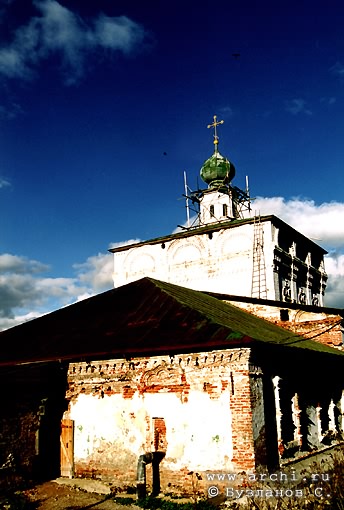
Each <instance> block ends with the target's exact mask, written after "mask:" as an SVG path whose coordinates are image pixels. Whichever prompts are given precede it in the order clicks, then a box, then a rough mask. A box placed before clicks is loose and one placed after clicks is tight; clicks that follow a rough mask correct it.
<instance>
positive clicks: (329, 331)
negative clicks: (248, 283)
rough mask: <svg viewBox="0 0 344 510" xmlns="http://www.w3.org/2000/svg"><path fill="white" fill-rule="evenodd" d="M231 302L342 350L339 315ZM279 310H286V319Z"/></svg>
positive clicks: (341, 320) (295, 331)
mask: <svg viewBox="0 0 344 510" xmlns="http://www.w3.org/2000/svg"><path fill="white" fill-rule="evenodd" d="M231 304H233V305H235V306H238V307H239V308H243V309H244V310H246V311H247V312H250V313H252V314H253V315H257V316H258V317H262V318H264V319H266V320H268V321H270V322H273V323H274V324H277V325H278V326H281V327H282V328H285V329H288V330H290V331H293V332H294V333H298V334H299V335H304V336H305V338H309V339H312V340H314V341H316V342H320V343H323V344H326V345H329V346H330V347H335V348H336V349H340V350H343V334H342V328H343V325H342V324H343V323H344V319H343V318H342V317H340V316H339V315H332V314H325V313H321V312H317V313H315V312H305V311H303V310H293V309H288V308H278V307H276V306H265V305H255V304H252V303H241V302H232V303H231ZM281 310H287V312H288V314H287V315H288V320H281Z"/></svg>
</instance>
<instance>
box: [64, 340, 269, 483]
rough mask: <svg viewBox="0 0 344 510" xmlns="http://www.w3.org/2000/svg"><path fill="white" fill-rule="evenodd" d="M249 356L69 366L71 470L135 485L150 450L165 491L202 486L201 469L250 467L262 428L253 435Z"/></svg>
mask: <svg viewBox="0 0 344 510" xmlns="http://www.w3.org/2000/svg"><path fill="white" fill-rule="evenodd" d="M249 357H250V350H249V349H232V350H226V351H214V352H204V353H198V354H182V355H180V356H173V357H169V356H155V357H150V358H137V359H131V360H130V361H128V360H124V359H122V360H107V361H97V362H91V363H89V364H87V363H75V364H71V365H70V368H69V375H68V379H69V387H68V391H67V398H68V399H69V400H70V404H69V410H68V413H66V415H65V417H69V418H71V419H72V420H74V422H75V445H74V448H75V469H76V475H77V476H94V477H99V478H103V479H107V480H110V481H112V482H113V483H114V485H116V486H117V487H122V488H123V487H125V486H135V485H136V471H137V463H138V458H139V456H140V455H142V454H143V453H147V452H151V451H156V450H160V451H163V452H164V453H165V457H164V459H163V460H162V462H161V464H160V477H161V486H162V488H163V489H164V490H165V491H167V492H185V491H186V492H189V493H190V491H191V492H192V491H193V490H195V486H196V485H197V487H198V488H199V489H202V490H204V488H205V486H206V485H207V482H206V473H207V472H224V471H225V472H239V471H242V470H243V469H253V468H254V466H255V440H256V439H257V437H258V436H259V437H260V439H261V433H262V430H261V428H260V429H259V431H258V436H257V437H256V438H254V436H253V428H252V414H253V413H255V415H256V416H258V415H260V420H257V423H262V422H263V421H264V416H263V415H262V413H263V411H262V406H261V403H260V399H261V398H262V394H261V391H260V390H259V391H256V392H255V394H254V395H253V391H252V385H251V382H250V378H251V376H252V375H251V373H250V367H249ZM252 404H253V407H252ZM150 470H151V467H150V466H149V465H148V466H147V479H148V480H149V479H150V472H151V471H150ZM191 472H192V473H193V474H190V473H191Z"/></svg>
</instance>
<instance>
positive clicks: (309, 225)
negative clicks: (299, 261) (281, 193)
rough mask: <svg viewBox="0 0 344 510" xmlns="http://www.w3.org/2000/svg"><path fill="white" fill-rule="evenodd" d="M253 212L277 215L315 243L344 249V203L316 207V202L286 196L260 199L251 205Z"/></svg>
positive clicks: (326, 247)
mask: <svg viewBox="0 0 344 510" xmlns="http://www.w3.org/2000/svg"><path fill="white" fill-rule="evenodd" d="M252 209H253V211H254V212H257V213H259V212H260V214H274V215H275V216H278V217H280V218H281V219H282V220H284V221H285V222H286V223H289V224H290V225H291V226H292V227H294V228H296V229H297V230H299V231H300V232H301V233H302V234H305V235H306V236H307V237H310V238H311V239H312V240H314V242H316V243H317V244H320V245H321V246H324V247H325V249H327V250H330V249H331V248H332V249H333V248H336V249H339V248H340V249H343V250H344V229H343V226H342V218H344V203H342V202H324V203H323V204H320V205H316V204H315V202H314V200H308V199H303V198H293V199H291V200H285V199H284V198H283V197H272V198H262V197H258V198H257V199H256V200H254V202H253V204H252Z"/></svg>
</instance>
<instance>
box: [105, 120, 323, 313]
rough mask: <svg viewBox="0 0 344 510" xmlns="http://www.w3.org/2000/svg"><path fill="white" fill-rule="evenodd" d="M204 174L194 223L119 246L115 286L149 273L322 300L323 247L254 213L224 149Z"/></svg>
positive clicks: (289, 298)
mask: <svg viewBox="0 0 344 510" xmlns="http://www.w3.org/2000/svg"><path fill="white" fill-rule="evenodd" d="M222 122H223V121H220V122H218V121H217V119H216V116H214V122H213V123H212V124H210V125H209V126H208V127H212V128H214V131H215V134H214V153H213V154H212V155H211V156H210V158H209V159H207V160H206V161H205V162H204V164H203V166H202V168H201V171H200V176H201V178H202V180H203V181H204V182H205V183H206V184H207V186H208V187H207V188H206V189H203V190H198V191H197V192H194V193H191V194H190V196H189V197H187V200H190V201H192V202H193V203H194V204H197V206H198V208H199V211H198V214H197V218H196V220H195V221H194V223H193V224H192V225H191V226H190V225H188V226H187V227H184V228H183V229H182V231H181V232H178V233H175V234H170V235H166V236H164V237H159V238H157V239H151V240H149V241H144V242H139V243H136V244H132V245H126V246H122V247H121V246H119V247H116V248H114V249H111V250H110V251H111V252H113V254H114V274H113V280H114V286H115V287H119V286H121V285H125V284H126V283H129V282H132V281H135V280H137V279H139V278H142V277H143V276H150V277H152V278H157V279H159V280H163V281H166V282H171V283H176V284H178V285H181V286H183V287H188V288H191V289H196V290H201V291H211V292H218V293H223V294H231V295H235V296H246V297H248V296H251V297H255V298H264V299H270V300H276V301H285V302H289V303H300V304H308V305H318V306H323V305H324V293H325V288H326V281H327V275H326V273H325V268H324V254H326V251H325V250H324V249H323V248H321V247H320V246H318V245H317V244H315V243H314V242H313V241H311V240H310V239H308V238H307V237H305V236H304V235H302V234H301V233H300V232H297V231H296V230H295V229H294V228H292V227H291V226H289V225H287V224H286V223H285V222H284V221H282V220H281V219H279V218H277V217H276V216H273V215H269V216H253V215H252V209H251V204H250V198H249V195H248V191H247V190H246V191H245V192H244V191H241V190H240V189H239V188H237V187H235V186H233V185H232V184H231V181H232V179H233V178H234V176H235V167H234V165H233V164H232V163H231V162H230V161H229V160H228V159H227V158H226V157H224V156H222V154H221V153H220V152H219V149H218V145H219V139H218V135H217V126H218V125H219V124H221V123H222Z"/></svg>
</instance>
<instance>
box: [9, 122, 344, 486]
mask: <svg viewBox="0 0 344 510" xmlns="http://www.w3.org/2000/svg"><path fill="white" fill-rule="evenodd" d="M221 123H222V121H220V122H218V121H217V118H216V116H215V117H214V121H213V123H212V124H210V125H209V126H208V127H210V128H212V129H214V153H213V154H212V156H211V157H210V158H209V159H207V160H206V161H205V162H204V164H203V166H202V168H201V177H202V179H203V180H204V182H205V184H206V185H207V187H206V189H203V190H197V191H196V192H193V193H188V194H187V197H186V198H187V200H190V201H193V202H194V204H195V205H196V206H197V208H198V209H197V210H198V214H197V218H196V220H195V221H194V223H193V224H192V225H191V224H188V225H186V226H185V227H184V228H182V229H181V231H180V232H178V233H174V234H170V235H166V236H163V237H159V238H156V239H152V240H149V241H145V242H139V243H136V244H133V245H129V246H122V247H118V248H114V249H112V250H110V251H111V252H112V253H113V256H114V274H113V280H114V288H113V289H111V290H109V291H107V292H104V293H102V294H99V295H97V296H93V297H91V298H88V299H85V300H84V301H81V302H78V303H75V304H73V305H70V306H68V307H64V308H62V309H60V310H57V311H55V312H53V313H50V314H47V315H45V316H43V317H40V318H38V319H35V320H32V321H30V322H27V323H25V324H22V325H20V326H17V327H14V328H11V329H9V330H7V331H4V332H1V333H0V342H1V349H0V351H1V356H0V380H1V381H2V382H3V387H7V388H10V391H6V392H5V394H4V399H3V404H2V406H1V410H0V461H1V459H8V458H11V459H12V458H13V459H16V460H15V462H16V465H17V466H18V472H19V471H20V470H19V468H20V469H21V471H20V473H22V472H24V470H26V472H27V473H28V475H27V476H32V474H33V473H35V472H36V471H37V470H38V471H39V473H40V474H41V475H42V473H45V474H47V473H48V472H49V476H58V475H59V474H61V475H62V476H66V477H92V478H98V479H101V480H105V481H107V482H108V483H109V484H110V485H111V486H112V488H113V490H125V489H128V488H129V487H130V488H133V487H134V488H135V489H136V490H137V491H138V495H141V496H142V495H144V494H145V493H146V490H150V491H151V492H152V493H153V494H158V493H159V492H160V490H161V491H163V492H164V493H170V494H189V495H190V494H194V493H195V491H197V493H198V492H199V493H202V494H206V493H207V489H208V487H209V485H214V482H213V481H212V479H211V476H215V475H216V474H223V473H228V474H229V473H232V474H233V473H234V474H238V473H243V472H246V473H250V472H254V471H255V470H257V469H259V468H263V469H265V470H266V471H270V472H271V471H272V472H276V470H283V469H287V466H288V463H289V462H290V461H291V460H293V461H295V460H297V459H298V458H300V457H302V456H304V455H308V454H309V453H311V452H314V451H315V450H320V449H323V448H327V447H330V446H331V445H335V444H337V443H338V442H339V441H342V440H343V435H344V384H343V378H342V372H343V361H344V351H343V348H342V333H341V324H342V321H343V310H337V309H329V308H325V307H324V293H325V288H326V281H327V275H326V273H325V269H324V254H325V253H326V252H325V250H323V249H322V248H321V247H319V246H318V245H317V244H315V243H314V242H312V241H311V240H309V239H307V238H306V237H305V236H304V235H302V234H301V233H299V232H297V231H296V230H295V229H294V228H292V227H291V226H289V225H287V224H286V223H285V222H283V221H282V220H281V219H279V218H277V217H275V216H273V215H267V216H259V215H258V216H252V215H251V205H250V198H249V194H248V190H245V191H242V190H240V189H239V188H237V187H235V186H233V185H232V179H233V178H234V175H235V169H234V166H233V164H232V163H231V162H230V161H229V160H228V159H227V158H226V157H224V156H222V155H221V153H220V152H219V149H218V145H219V139H218V136H217V127H218V125H219V124H221ZM60 432H61V434H60ZM49 445H50V446H49ZM209 476H210V478H209Z"/></svg>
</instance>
